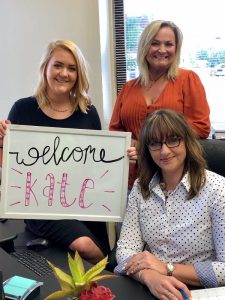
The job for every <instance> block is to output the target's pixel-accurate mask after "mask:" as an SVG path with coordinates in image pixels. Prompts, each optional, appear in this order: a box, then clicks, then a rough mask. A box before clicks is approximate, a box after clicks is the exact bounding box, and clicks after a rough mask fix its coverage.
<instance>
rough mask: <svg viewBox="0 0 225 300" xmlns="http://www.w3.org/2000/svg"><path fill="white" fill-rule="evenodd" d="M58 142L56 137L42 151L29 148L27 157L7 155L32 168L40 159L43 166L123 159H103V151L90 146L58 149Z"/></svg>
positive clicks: (19, 163)
mask: <svg viewBox="0 0 225 300" xmlns="http://www.w3.org/2000/svg"><path fill="white" fill-rule="evenodd" d="M60 142H61V140H60V137H59V136H56V137H55V139H54V143H53V145H52V146H49V145H47V146H44V148H43V149H42V150H39V149H37V148H36V147H31V148H29V149H28V151H27V154H26V155H27V157H22V154H20V153H19V152H11V151H10V152H9V154H11V155H16V163H17V164H18V165H24V166H32V165H34V164H36V163H37V161H38V160H40V159H42V162H43V164H44V165H47V164H49V163H50V162H51V161H53V162H54V164H55V165H59V164H60V163H61V162H67V161H69V160H72V161H75V162H83V164H85V163H86V161H87V159H88V158H89V159H92V160H93V161H94V162H103V163H114V162H116V161H119V160H121V159H123V158H124V156H121V157H117V158H113V159H105V156H106V154H105V149H104V148H101V149H96V148H93V147H92V146H91V145H88V146H87V147H85V148H83V149H82V148H81V147H74V148H72V149H70V148H69V147H64V148H61V149H59V147H60Z"/></svg>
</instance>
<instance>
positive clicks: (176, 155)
mask: <svg viewBox="0 0 225 300" xmlns="http://www.w3.org/2000/svg"><path fill="white" fill-rule="evenodd" d="M202 151H203V150H202V147H201V145H200V143H199V141H198V140H197V138H196V136H195V134H194V132H193V130H192V129H191V127H190V126H189V125H188V123H187V121H186V120H185V118H184V116H182V115H181V114H180V113H177V112H175V111H172V110H166V109H165V110H163V109H161V110H157V111H155V112H153V113H152V114H151V115H150V116H149V117H148V119H147V120H146V121H145V123H144V126H143V128H142V130H141V133H140V136H139V148H138V153H139V155H138V166H139V177H138V179H137V180H136V181H135V184H134V187H133V189H132V191H131V194H130V196H129V202H128V207H127V209H126V213H125V219H124V222H123V226H122V230H121V235H120V239H119V241H118V248H117V253H116V255H117V262H118V266H117V267H116V269H115V272H116V273H121V274H126V275H128V276H131V277H133V278H135V279H136V280H139V281H140V282H142V283H143V284H145V285H146V286H147V287H148V288H149V290H150V291H151V293H152V294H153V295H155V296H156V297H157V298H159V299H162V300H164V299H174V300H177V299H179V300H182V299H183V297H182V293H183V292H184V293H185V294H186V295H187V297H190V296H191V294H190V291H189V289H188V288H187V285H192V286H204V287H216V286H219V285H225V178H224V177H222V176H220V175H218V174H216V173H213V172H210V171H208V170H206V162H205V160H204V158H203V152H202Z"/></svg>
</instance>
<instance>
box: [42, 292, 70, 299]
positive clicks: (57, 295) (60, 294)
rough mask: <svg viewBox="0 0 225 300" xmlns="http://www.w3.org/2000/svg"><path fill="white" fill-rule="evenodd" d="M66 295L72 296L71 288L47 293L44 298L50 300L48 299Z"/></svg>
mask: <svg viewBox="0 0 225 300" xmlns="http://www.w3.org/2000/svg"><path fill="white" fill-rule="evenodd" d="M67 296H74V291H73V290H67V291H57V292H54V293H52V294H51V295H49V296H48V297H46V298H44V300H50V299H59V298H63V297H67Z"/></svg>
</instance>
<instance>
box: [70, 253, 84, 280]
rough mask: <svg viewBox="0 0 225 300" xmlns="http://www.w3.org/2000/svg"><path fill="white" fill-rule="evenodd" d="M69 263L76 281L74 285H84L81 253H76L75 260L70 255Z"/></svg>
mask: <svg viewBox="0 0 225 300" xmlns="http://www.w3.org/2000/svg"><path fill="white" fill-rule="evenodd" d="M68 263H69V268H70V272H71V274H72V278H73V281H74V284H75V285H77V283H81V284H83V283H84V280H83V275H84V272H85V271H84V264H83V261H82V259H81V257H80V255H79V253H78V252H77V251H76V253H75V257H74V259H73V258H72V257H71V255H70V254H69V253H68Z"/></svg>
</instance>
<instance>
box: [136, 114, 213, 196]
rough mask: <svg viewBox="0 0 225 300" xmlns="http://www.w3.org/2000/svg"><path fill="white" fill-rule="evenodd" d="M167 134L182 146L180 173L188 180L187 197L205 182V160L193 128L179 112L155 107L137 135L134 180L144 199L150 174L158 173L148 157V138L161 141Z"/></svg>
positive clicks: (149, 155)
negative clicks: (182, 144)
mask: <svg viewBox="0 0 225 300" xmlns="http://www.w3.org/2000/svg"><path fill="white" fill-rule="evenodd" d="M169 136H178V137H180V138H181V139H182V141H183V142H184V145H185V148H186V158H185V163H184V174H185V173H186V172H188V175H189V182H190V190H189V193H188V196H187V199H192V198H193V197H194V196H195V195H197V194H198V193H199V191H200V189H201V188H202V186H203V185H204V184H205V180H206V177H205V176H206V175H205V169H206V167H207V164H206V161H205V159H204V158H203V149H202V146H201V144H200V142H199V141H198V139H197V137H196V135H195V133H194V131H193V130H192V128H191V127H190V125H189V124H188V123H187V121H186V120H185V118H184V116H183V115H182V114H180V113H178V112H176V111H174V110H170V109H159V110H156V111H154V112H153V113H151V114H150V115H149V117H148V118H147V119H146V121H145V123H144V125H143V127H142V130H141V132H140V135H139V141H138V178H139V179H138V182H139V184H140V187H141V193H142V196H143V198H144V199H147V198H148V197H149V195H150V193H151V191H150V190H149V183H150V181H151V179H152V177H153V175H154V174H155V173H156V172H159V174H161V169H160V168H159V166H158V165H157V164H156V163H155V162H154V160H153V159H152V157H151V154H150V152H149V149H148V145H149V144H150V142H151V141H152V140H158V141H163V140H164V139H165V138H167V137H169Z"/></svg>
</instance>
